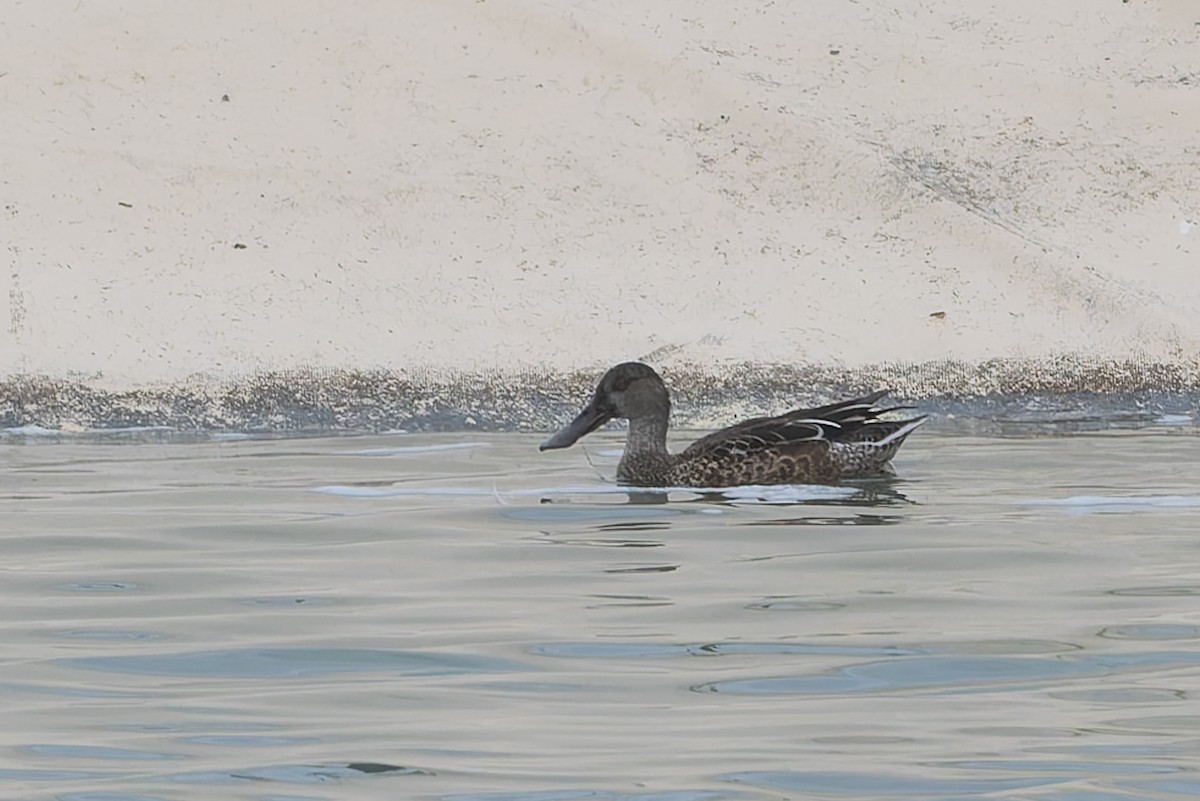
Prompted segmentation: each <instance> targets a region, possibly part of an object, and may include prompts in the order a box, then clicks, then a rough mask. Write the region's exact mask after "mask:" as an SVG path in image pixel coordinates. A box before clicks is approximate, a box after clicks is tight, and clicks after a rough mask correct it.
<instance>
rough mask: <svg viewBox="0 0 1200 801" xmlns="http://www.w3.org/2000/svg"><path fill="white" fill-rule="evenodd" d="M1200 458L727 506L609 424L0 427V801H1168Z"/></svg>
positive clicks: (1111, 445) (1005, 450)
mask: <svg viewBox="0 0 1200 801" xmlns="http://www.w3.org/2000/svg"><path fill="white" fill-rule="evenodd" d="M1196 433H1197V432H1196V431H1195V430H1194V429H1191V428H1187V427H1180V426H1169V425H1164V426H1161V427H1157V428H1155V427H1150V428H1146V429H1142V430H1139V431H1132V432H1113V433H1097V434H1086V435H1075V436H1069V437H1035V438H1003V439H1002V438H972V437H967V436H950V435H946V434H939V433H938V432H937V431H936V430H922V431H920V432H918V433H917V435H915V436H914V437H913V438H912V439H911V440H910V441H909V443H908V444H907V445H906V446H905V448H904V449H903V450H902V451H901V453H900V456H899V457H898V458H897V460H896V468H897V472H898V476H899V478H898V479H897V480H895V481H882V482H866V483H862V484H860V485H857V486H854V487H845V488H782V489H781V488H774V489H771V490H764V491H760V490H746V489H743V490H740V491H738V492H734V493H728V494H724V495H721V494H717V495H700V494H696V493H693V492H687V491H673V492H670V493H654V492H636V491H632V492H631V491H625V490H617V489H615V488H613V487H612V485H611V484H610V483H609V481H608V478H611V476H612V474H613V473H614V472H615V466H616V459H617V454H618V452H619V437H618V436H617V435H597V436H593V437H591V438H590V439H589V444H588V446H587V448H586V450H585V449H580V448H575V449H572V450H568V451H563V452H560V453H554V454H539V453H538V452H537V451H536V447H535V446H536V442H537V440H538V438H537V437H532V436H521V435H508V436H503V435H493V436H466V435H462V436H448V435H441V436H436V435H399V434H398V435H395V436H381V437H369V438H368V437H362V438H329V439H309V440H282V441H256V440H254V439H252V438H249V439H241V438H231V437H223V438H220V439H219V440H216V441H211V442H206V443H195V442H193V443H179V442H171V441H170V440H169V437H167V436H165V435H162V434H156V433H155V432H141V433H140V434H139V435H138V438H140V439H142V440H145V439H147V438H151V439H153V438H154V437H156V436H162V437H163V441H161V442H149V443H147V442H145V441H142V442H140V443H139V444H128V443H125V444H121V443H120V442H114V441H104V440H96V439H87V438H79V437H76V438H71V437H65V438H57V437H54V436H47V432H32V433H31V432H28V431H27V432H23V433H21V434H19V435H9V436H8V437H7V439H6V440H3V439H0V482H2V483H0V515H2V517H0V537H2V547H3V562H2V563H0V603H2V605H3V609H4V615H3V617H2V619H0V637H2V641H3V643H4V648H3V650H2V651H0V709H2V710H3V720H4V725H3V726H2V727H0V797H2V798H5V799H61V800H63V801H146V800H148V799H163V800H166V799H172V800H175V799H213V798H222V799H258V800H260V801H300V800H301V799H304V800H305V801H316V799H395V798H412V799H439V800H440V801H574V799H601V801H617V800H620V801H717V800H719V799H745V800H746V801H755V800H757V799H763V800H764V801H766V799H781V798H788V799H807V798H821V799H830V798H832V799H838V798H855V799H946V800H950V799H976V798H989V799H996V798H999V799H1039V800H1041V801H1117V800H1118V799H1182V798H1194V797H1196V796H1197V795H1200V705H1198V703H1197V697H1198V696H1200V437H1197V436H1196ZM131 436H132V435H131ZM117 439H119V437H118V438H117ZM606 477H607V478H606Z"/></svg>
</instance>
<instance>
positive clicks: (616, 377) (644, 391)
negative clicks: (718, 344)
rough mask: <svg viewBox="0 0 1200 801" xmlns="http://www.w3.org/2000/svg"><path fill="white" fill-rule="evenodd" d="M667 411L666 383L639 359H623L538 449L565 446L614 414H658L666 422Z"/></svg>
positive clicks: (625, 416) (630, 416)
mask: <svg viewBox="0 0 1200 801" xmlns="http://www.w3.org/2000/svg"><path fill="white" fill-rule="evenodd" d="M670 414H671V399H670V397H669V396H668V395H667V387H666V385H665V384H663V380H662V379H661V378H660V377H659V375H658V373H656V372H654V368H652V367H650V365H648V364H642V363H641V362H625V363H624V364H618V365H617V366H616V367H614V368H612V369H611V370H609V371H608V372H607V373H605V374H604V378H601V379H600V385H599V386H597V387H596V391H595V392H594V393H592V399H591V401H590V402H589V403H588V405H587V406H585V407H584V409H583V411H582V412H580V413H579V414H578V416H576V418H575V419H574V420H572V421H571V422H570V423H569V424H567V426H566V427H565V428H563V429H562V430H560V431H559V432H558V433H557V434H555V435H553V436H552V437H550V438H549V439H547V440H546V441H545V442H543V443H542V444H541V445H540V446H539V447H538V450H542V451H549V450H553V449H555V448H568V447H570V446H571V445H574V444H575V443H576V442H577V441H578V440H579V438H580V437H583V436H584V435H586V434H590V433H592V432H593V431H595V430H596V429H597V428H599V427H600V426H602V425H604V424H605V423H607V422H608V421H609V420H612V419H614V418H622V419H626V420H641V419H647V418H649V419H654V418H661V419H662V421H663V424H664V425H665V424H666V420H667V418H668V417H669V416H670Z"/></svg>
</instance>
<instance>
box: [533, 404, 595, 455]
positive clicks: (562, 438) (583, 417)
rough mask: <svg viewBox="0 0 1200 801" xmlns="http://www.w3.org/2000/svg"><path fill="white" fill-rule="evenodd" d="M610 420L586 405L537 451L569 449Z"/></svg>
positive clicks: (589, 405) (593, 407) (591, 406)
mask: <svg viewBox="0 0 1200 801" xmlns="http://www.w3.org/2000/svg"><path fill="white" fill-rule="evenodd" d="M611 419H612V415H611V414H608V413H606V412H603V411H601V410H600V409H597V408H596V407H595V406H593V405H591V404H588V406H587V408H585V409H584V410H583V411H582V412H580V413H579V415H578V416H577V417H576V418H575V419H574V420H572V421H571V422H570V423H568V424H567V425H566V426H565V427H563V428H562V429H561V430H559V432H558V433H557V434H554V435H553V436H551V437H550V438H549V439H547V440H546V441H545V442H543V443H542V444H541V445H539V446H538V450H539V451H552V450H554V449H555V448H569V447H571V446H572V445H574V444H575V443H576V442H578V441H579V438H580V437H582V436H584V435H586V434H590V433H592V432H593V431H595V430H596V429H597V428H599V427H600V426H602V425H604V424H605V423H607V422H608V421H609V420H611Z"/></svg>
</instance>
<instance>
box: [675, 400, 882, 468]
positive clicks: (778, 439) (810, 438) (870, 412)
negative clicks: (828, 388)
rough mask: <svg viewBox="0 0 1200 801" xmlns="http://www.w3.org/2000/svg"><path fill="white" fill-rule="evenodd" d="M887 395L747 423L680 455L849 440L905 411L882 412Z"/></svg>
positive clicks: (732, 454) (705, 439)
mask: <svg viewBox="0 0 1200 801" xmlns="http://www.w3.org/2000/svg"><path fill="white" fill-rule="evenodd" d="M887 393H888V391H887V390H886V389H885V390H880V391H878V392H873V393H871V394H870V395H864V396H863V397H861V398H853V399H851V400H844V401H840V402H838V403H831V404H828V405H826V406H818V407H815V408H812V409H795V410H793V411H790V412H787V413H786V414H781V415H779V416H777V417H755V418H754V419H752V420H745V421H743V422H741V423H737V424H736V425H732V426H730V427H729V428H723V429H721V430H720V431H714V432H713V433H711V434H709V435H708V436H706V437H702V438H701V439H698V440H696V441H695V442H693V443H692V444H691V445H689V446H688V447H687V448H686V449H685V450H684V451H683V453H681V454H680V458H697V457H700V456H709V457H719V456H730V457H744V456H746V455H748V454H749V453H751V452H754V451H760V450H763V449H766V448H776V449H777V448H779V447H781V446H786V445H790V444H799V443H802V442H820V441H826V442H841V441H848V440H851V439H854V438H855V435H856V434H858V435H861V434H860V430H861V429H862V428H863V427H864V426H865V425H866V424H867V423H869V422H871V421H873V420H875V419H876V418H877V417H879V415H881V414H885V413H887V412H892V411H896V410H897V409H901V408H904V407H900V406H896V407H892V408H887V409H880V408H878V407H877V406H875V402H876V401H878V400H879V399H880V398H882V397H884V396H885V395H887ZM864 433H865V432H864Z"/></svg>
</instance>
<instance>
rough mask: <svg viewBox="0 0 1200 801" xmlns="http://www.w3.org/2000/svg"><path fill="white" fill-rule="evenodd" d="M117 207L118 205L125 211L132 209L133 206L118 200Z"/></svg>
mask: <svg viewBox="0 0 1200 801" xmlns="http://www.w3.org/2000/svg"><path fill="white" fill-rule="evenodd" d="M117 205H118V206H120V207H122V208H126V209H132V208H133V204H132V203H126V202H125V201H124V200H118V201H117Z"/></svg>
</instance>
